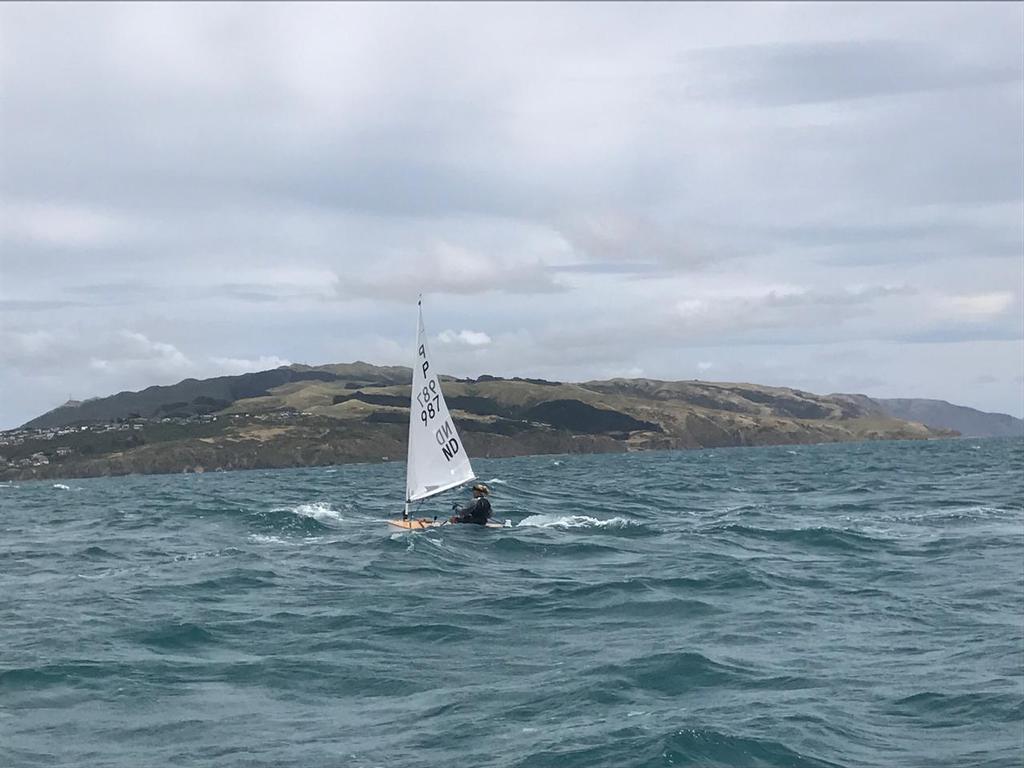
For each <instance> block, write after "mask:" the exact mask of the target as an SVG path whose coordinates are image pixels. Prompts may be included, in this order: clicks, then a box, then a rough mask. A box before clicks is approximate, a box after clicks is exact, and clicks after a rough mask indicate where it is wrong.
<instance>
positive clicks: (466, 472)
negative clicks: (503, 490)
mask: <svg viewBox="0 0 1024 768" xmlns="http://www.w3.org/2000/svg"><path fill="white" fill-rule="evenodd" d="M417 305H418V307H419V325H418V326H417V329H416V357H415V360H414V361H413V366H412V402H411V405H410V411H409V459H408V466H407V473H406V481H405V488H406V490H405V499H406V502H407V503H408V502H410V501H419V500H420V499H425V498H427V497H429V496H433V495H434V494H435V493H441V492H442V491H447V490H448V489H449V488H454V487H455V486H457V485H462V484H463V483H465V482H467V481H469V480H472V479H473V478H474V477H476V475H474V474H473V467H472V466H471V465H470V463H469V456H467V455H466V451H465V449H464V448H463V446H462V440H460V439H459V434H458V432H456V431H455V422H453V421H452V417H451V414H449V413H448V406H447V405H446V404H445V402H444V395H443V394H442V393H441V382H440V381H438V378H437V373H436V372H435V370H434V367H433V364H432V363H431V360H430V351H429V350H428V349H427V332H426V331H425V330H424V328H423V306H422V303H421V302H417Z"/></svg>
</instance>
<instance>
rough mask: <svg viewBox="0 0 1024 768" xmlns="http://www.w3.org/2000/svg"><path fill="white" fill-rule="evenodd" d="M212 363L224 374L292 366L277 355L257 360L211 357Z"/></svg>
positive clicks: (264, 356) (265, 356) (261, 357)
mask: <svg viewBox="0 0 1024 768" xmlns="http://www.w3.org/2000/svg"><path fill="white" fill-rule="evenodd" d="M210 362H212V363H213V364H214V365H215V366H216V367H217V368H218V369H219V370H220V371H221V372H222V373H224V374H239V373H250V372H252V371H267V370H270V369H272V368H280V367H282V366H288V365H291V362H290V361H288V360H285V359H284V358H281V357H278V356H277V355H262V356H260V357H258V358H256V359H247V358H241V357H211V358H210Z"/></svg>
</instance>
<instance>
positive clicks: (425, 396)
mask: <svg viewBox="0 0 1024 768" xmlns="http://www.w3.org/2000/svg"><path fill="white" fill-rule="evenodd" d="M416 402H417V403H419V404H420V408H421V409H422V410H420V421H422V422H423V426H427V423H428V422H429V421H430V420H431V419H433V418H434V417H435V416H437V414H439V413H440V412H441V393H440V392H438V390H437V381H436V380H434V379H431V380H430V383H429V384H427V386H425V387H424V388H423V389H422V390H421V391H419V392H417V393H416Z"/></svg>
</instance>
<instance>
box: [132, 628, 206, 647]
mask: <svg viewBox="0 0 1024 768" xmlns="http://www.w3.org/2000/svg"><path fill="white" fill-rule="evenodd" d="M134 639H135V641H136V642H138V643H140V644H141V645H145V646H149V647H151V648H159V649H161V650H177V649H185V648H195V647H196V646H201V645H208V644H210V643H214V642H216V638H215V637H214V635H213V633H211V632H210V631H209V630H207V629H204V628H203V627H201V626H199V625H198V624H194V623H192V622H190V621H185V622H181V623H171V624H164V625H163V626H158V627H156V628H154V629H151V630H148V631H146V632H141V633H138V634H136V635H135V637H134Z"/></svg>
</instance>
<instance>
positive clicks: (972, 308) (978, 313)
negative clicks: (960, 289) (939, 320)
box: [949, 291, 1014, 319]
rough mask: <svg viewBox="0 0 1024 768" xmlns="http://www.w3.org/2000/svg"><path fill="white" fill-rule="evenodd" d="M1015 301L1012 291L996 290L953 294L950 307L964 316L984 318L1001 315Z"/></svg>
mask: <svg viewBox="0 0 1024 768" xmlns="http://www.w3.org/2000/svg"><path fill="white" fill-rule="evenodd" d="M1013 302H1014V295H1013V293H1011V292H1010V291H994V292H992V293H978V294H969V295H963V296H951V297H950V298H949V304H950V308H951V309H952V310H953V311H954V312H955V313H957V314H959V315H961V316H962V317H967V318H979V319H984V318H987V317H990V316H992V315H1000V314H1002V313H1003V312H1005V311H1006V310H1007V309H1009V308H1010V306H1011V305H1012V304H1013Z"/></svg>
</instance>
